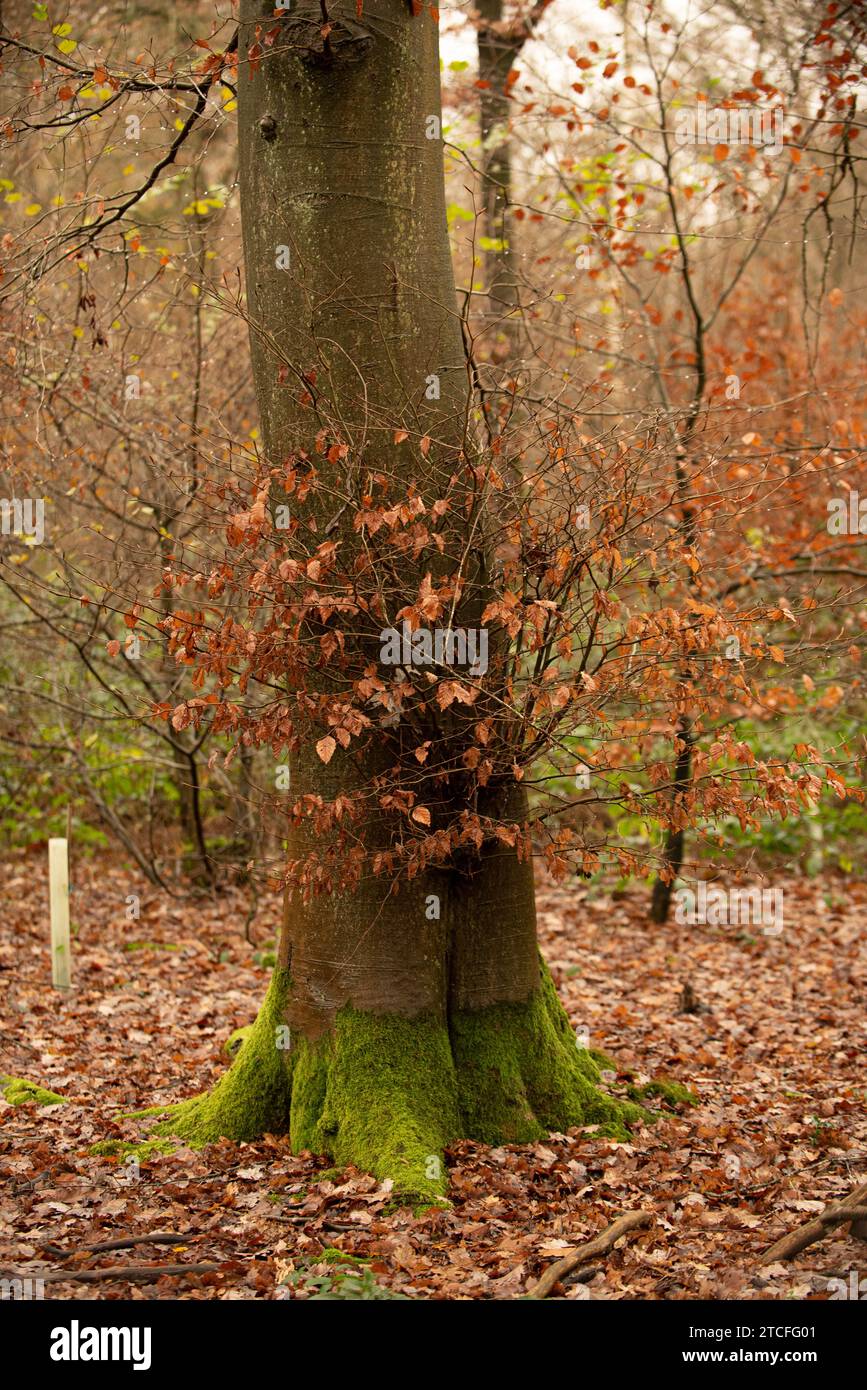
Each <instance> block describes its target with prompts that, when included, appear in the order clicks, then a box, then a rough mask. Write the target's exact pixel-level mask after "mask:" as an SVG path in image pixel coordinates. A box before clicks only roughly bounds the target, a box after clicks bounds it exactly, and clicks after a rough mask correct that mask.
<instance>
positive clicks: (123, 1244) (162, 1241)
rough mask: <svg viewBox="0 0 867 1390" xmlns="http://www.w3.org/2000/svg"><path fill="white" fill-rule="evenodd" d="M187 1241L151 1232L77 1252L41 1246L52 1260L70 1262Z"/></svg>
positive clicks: (176, 1235) (172, 1234)
mask: <svg viewBox="0 0 867 1390" xmlns="http://www.w3.org/2000/svg"><path fill="white" fill-rule="evenodd" d="M188 1239H189V1237H187V1236H183V1235H181V1234H180V1232H178V1231H151V1232H150V1233H149V1234H147V1235H142V1236H121V1237H120V1238H119V1239H117V1240H100V1241H97V1243H96V1244H95V1245H82V1246H80V1247H79V1248H78V1250H63V1249H62V1248H61V1247H60V1246H59V1245H50V1244H49V1245H43V1246H41V1249H43V1250H45V1251H47V1252H48V1254H49V1255H50V1256H51V1258H52V1259H53V1260H71V1259H73V1257H74V1256H75V1255H101V1254H102V1253H103V1252H104V1251H106V1250H128V1249H129V1248H130V1246H133V1245H184V1244H186V1241H187V1240H188Z"/></svg>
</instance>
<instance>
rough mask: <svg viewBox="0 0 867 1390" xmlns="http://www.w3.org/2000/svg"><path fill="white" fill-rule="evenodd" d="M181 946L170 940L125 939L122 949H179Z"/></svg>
mask: <svg viewBox="0 0 867 1390" xmlns="http://www.w3.org/2000/svg"><path fill="white" fill-rule="evenodd" d="M180 949H181V948H180V946H177V945H175V944H173V943H172V942H171V941H126V942H124V944H123V946H122V947H121V950H123V951H179V950H180Z"/></svg>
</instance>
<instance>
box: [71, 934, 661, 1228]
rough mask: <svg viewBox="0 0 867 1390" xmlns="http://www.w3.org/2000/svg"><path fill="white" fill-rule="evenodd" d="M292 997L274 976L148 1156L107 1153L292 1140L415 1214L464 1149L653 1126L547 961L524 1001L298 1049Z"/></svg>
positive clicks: (362, 1028) (163, 1124)
mask: <svg viewBox="0 0 867 1390" xmlns="http://www.w3.org/2000/svg"><path fill="white" fill-rule="evenodd" d="M290 990H291V980H290V978H289V975H288V973H287V972H285V971H282V972H281V971H275V973H274V976H273V979H272V981H271V987H270V989H269V991H268V994H267V996H266V998H265V1001H264V1003H263V1005H262V1008H261V1009H260V1011H259V1015H258V1017H257V1019H256V1022H255V1023H254V1024H253V1025H252V1027H251V1028H250V1029H249V1030H248V1034H247V1036H246V1037H245V1038H244V1039H243V1042H242V1044H241V1047H240V1050H239V1051H238V1053H237V1055H236V1057H235V1061H234V1062H233V1064H232V1066H231V1067H230V1068H229V1070H228V1071H227V1072H226V1073H225V1075H224V1076H223V1077H222V1078H221V1080H220V1081H219V1082H218V1083H217V1085H216V1086H215V1087H214V1089H213V1090H212V1091H209V1092H207V1093H205V1094H203V1095H200V1096H195V1097H193V1098H192V1099H191V1100H187V1101H182V1102H181V1104H179V1105H176V1106H172V1107H170V1108H168V1109H167V1110H166V1111H165V1112H164V1113H163V1114H162V1118H161V1119H160V1121H159V1123H158V1124H157V1125H156V1126H155V1127H154V1128H153V1130H152V1131H151V1133H150V1135H149V1136H148V1137H147V1138H146V1139H145V1140H144V1141H143V1142H142V1143H141V1144H140V1145H129V1144H127V1143H125V1142H121V1141H116V1140H112V1141H108V1144H106V1145H100V1146H98V1148H99V1150H100V1151H101V1152H108V1150H109V1146H111V1151H112V1152H118V1153H120V1152H123V1153H138V1154H139V1155H140V1156H142V1157H148V1156H150V1155H151V1154H152V1153H154V1152H164V1151H165V1147H166V1145H167V1142H168V1141H169V1139H171V1138H174V1139H180V1140H182V1141H185V1142H186V1143H188V1144H190V1145H192V1146H194V1147H199V1146H201V1145H203V1144H207V1143H210V1142H213V1141H215V1140H217V1139H221V1138H227V1139H234V1140H252V1139H257V1138H259V1137H261V1135H263V1134H266V1133H270V1134H285V1133H288V1134H289V1135H290V1139H291V1143H292V1147H293V1149H295V1150H296V1151H299V1150H302V1149H309V1150H311V1151H313V1152H314V1153H322V1154H327V1155H329V1156H330V1157H331V1158H332V1159H333V1160H334V1162H335V1163H336V1164H338V1165H339V1166H341V1167H345V1166H347V1165H349V1164H353V1165H354V1166H355V1167H357V1168H360V1169H362V1170H363V1171H366V1172H369V1173H372V1174H373V1175H374V1176H375V1177H377V1178H379V1179H380V1180H386V1179H391V1181H392V1182H393V1183H394V1188H395V1192H396V1193H397V1194H399V1195H400V1196H401V1197H402V1198H404V1199H406V1200H407V1201H410V1202H416V1203H418V1202H432V1201H437V1200H438V1199H441V1198H442V1197H443V1196H444V1194H445V1192H446V1189H447V1175H446V1170H445V1162H444V1158H443V1154H444V1151H445V1149H446V1148H447V1147H448V1145H449V1144H451V1143H452V1142H454V1141H455V1140H457V1139H475V1140H479V1141H480V1142H482V1143H486V1144H503V1143H512V1144H521V1143H528V1142H531V1141H534V1140H537V1139H541V1138H543V1137H544V1136H545V1135H546V1134H547V1133H548V1132H549V1131H550V1130H566V1129H569V1128H570V1127H573V1126H581V1125H598V1126H600V1128H601V1131H602V1132H603V1133H605V1134H608V1135H611V1136H613V1137H615V1138H618V1139H626V1138H628V1136H629V1129H628V1127H629V1126H630V1125H632V1124H636V1123H639V1122H640V1121H642V1120H648V1119H650V1118H651V1115H650V1113H649V1112H648V1111H647V1110H645V1109H643V1108H642V1107H641V1106H639V1105H637V1104H633V1103H632V1102H631V1101H621V1100H617V1099H615V1098H613V1097H611V1096H608V1095H606V1094H605V1093H604V1092H603V1091H602V1090H601V1089H600V1088H599V1080H600V1061H602V1063H603V1064H604V1062H605V1060H606V1059H603V1058H601V1057H600V1055H599V1054H594V1053H591V1052H589V1051H588V1050H587V1049H586V1048H581V1047H579V1046H578V1045H577V1044H576V1040H575V1037H574V1035H573V1033H572V1030H571V1028H570V1026H569V1021H568V1019H567V1017H566V1013H565V1011H564V1009H563V1006H562V1004H561V1003H560V1000H559V999H558V997H557V992H556V990H555V988H554V984H553V981H552V980H551V976H550V973H549V972H548V969H547V966H545V964H544V962H542V963H541V966H540V985H539V988H538V989H537V990H536V991H534V993H533V994H532V995H531V997H530V998H529V999H528V1000H526V1001H525V1002H523V1003H513V1004H498V1005H493V1006H491V1007H489V1008H485V1009H478V1010H472V1011H459V1012H457V1013H454V1014H452V1015H451V1016H450V1017H449V1019H448V1021H447V1022H446V1020H445V1019H443V1018H442V1017H435V1016H433V1015H430V1016H422V1017H415V1018H403V1017H400V1016H398V1015H393V1014H374V1013H365V1012H360V1011H358V1010H356V1009H354V1008H352V1007H351V1006H350V1005H347V1006H346V1007H344V1008H343V1009H341V1010H340V1012H339V1013H338V1014H337V1016H336V1018H335V1021H334V1027H333V1029H332V1030H331V1031H330V1032H329V1033H327V1034H324V1035H323V1036H322V1037H320V1038H318V1039H316V1040H309V1039H307V1038H304V1037H297V1036H296V1037H294V1038H292V1039H291V1040H290V1039H289V1037H288V1029H287V1028H286V1025H285V1022H284V1020H285V1017H286V1004H287V1001H288V997H289V992H290ZM290 1042H291V1046H290V1045H289V1044H290ZM169 1147H170V1146H169Z"/></svg>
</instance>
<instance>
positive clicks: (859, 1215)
mask: <svg viewBox="0 0 867 1390" xmlns="http://www.w3.org/2000/svg"><path fill="white" fill-rule="evenodd" d="M865 1217H867V1207H835V1208H834V1210H833V1211H823V1212H822V1214H821V1216H820V1217H819V1218H818V1219H819V1220H820V1221H824V1222H827V1223H828V1225H831V1226H839V1225H840V1224H841V1222H843V1221H863V1220H864V1219H865Z"/></svg>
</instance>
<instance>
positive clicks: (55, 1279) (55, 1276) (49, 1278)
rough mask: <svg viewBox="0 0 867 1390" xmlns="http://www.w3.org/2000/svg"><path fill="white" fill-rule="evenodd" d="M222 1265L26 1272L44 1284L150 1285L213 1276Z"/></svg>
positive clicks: (127, 1266) (123, 1266)
mask: <svg viewBox="0 0 867 1390" xmlns="http://www.w3.org/2000/svg"><path fill="white" fill-rule="evenodd" d="M217 1269H222V1265H210V1264H208V1265H111V1266H110V1268H108V1269H49V1270H46V1272H44V1273H33V1272H31V1270H28V1276H29V1277H31V1279H42V1280H44V1283H46V1284H58V1283H63V1282H64V1280H65V1279H69V1280H75V1283H78V1284H99V1283H104V1282H106V1280H108V1279H131V1280H133V1283H138V1282H139V1280H143V1282H146V1283H150V1280H153V1279H161V1277H163V1275H213V1273H215V1270H217Z"/></svg>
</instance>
